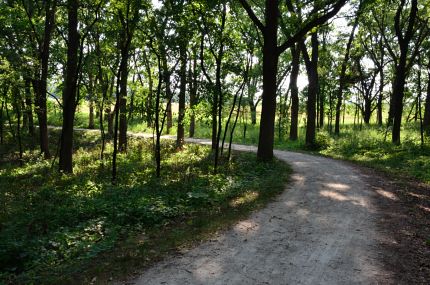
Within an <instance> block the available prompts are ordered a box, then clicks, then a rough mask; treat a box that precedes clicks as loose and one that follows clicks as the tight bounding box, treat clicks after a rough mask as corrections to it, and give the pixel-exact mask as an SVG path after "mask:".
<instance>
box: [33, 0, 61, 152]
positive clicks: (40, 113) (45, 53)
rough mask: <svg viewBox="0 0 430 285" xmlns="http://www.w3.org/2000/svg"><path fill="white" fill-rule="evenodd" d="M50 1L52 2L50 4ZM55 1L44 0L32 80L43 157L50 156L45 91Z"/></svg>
mask: <svg viewBox="0 0 430 285" xmlns="http://www.w3.org/2000/svg"><path fill="white" fill-rule="evenodd" d="M51 3H52V4H51ZM56 5H57V1H50V0H48V1H46V3H45V7H46V8H45V9H46V11H45V12H46V14H45V27H44V28H45V30H44V36H43V43H42V49H41V53H40V62H41V65H40V74H39V75H40V77H38V78H40V80H35V81H34V82H33V87H34V90H35V94H36V101H35V105H36V114H37V118H38V122H39V135H40V138H39V139H40V151H41V152H42V153H43V154H44V157H45V159H48V158H50V157H51V154H50V152H49V139H48V119H47V106H46V91H47V79H48V63H49V55H50V43H51V36H52V31H53V29H54V25H55V11H56V7H57V6H56Z"/></svg>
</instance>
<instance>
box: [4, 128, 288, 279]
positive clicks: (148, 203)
mask: <svg viewBox="0 0 430 285" xmlns="http://www.w3.org/2000/svg"><path fill="white" fill-rule="evenodd" d="M51 135H52V138H53V140H52V142H53V153H55V149H56V147H55V146H56V142H55V138H56V137H58V131H51ZM75 137H76V141H75V149H76V152H75V154H74V165H75V166H74V174H72V175H66V174H60V173H58V172H57V170H56V165H55V164H54V169H51V165H52V161H51V160H48V161H45V160H42V159H41V158H40V157H38V155H37V151H36V150H35V151H33V152H31V151H27V152H26V153H25V155H24V160H25V164H24V166H23V167H19V165H18V164H17V161H16V160H14V159H12V156H13V155H12V156H6V155H3V156H2V159H3V162H2V163H1V164H0V204H1V207H0V208H1V210H0V284H2V283H5V284H8V283H10V284H64V283H66V284H67V283H69V284H77V283H90V281H92V282H93V283H94V282H96V283H101V284H103V283H106V282H107V280H110V279H112V278H115V279H116V278H118V277H121V276H125V275H127V274H129V273H130V272H133V271H134V270H136V269H140V268H142V267H144V266H145V265H148V264H150V263H152V262H154V261H155V260H159V259H160V258H162V257H163V256H164V255H165V254H167V253H169V252H172V251H173V250H176V249H178V248H181V247H184V246H189V245H192V244H194V243H196V242H199V241H200V240H204V239H205V238H207V237H209V236H211V235H213V233H214V232H216V231H218V230H222V229H224V228H225V227H227V226H228V225H230V224H232V223H234V222H235V221H237V220H238V219H241V218H244V217H246V215H247V214H249V213H250V212H251V211H252V210H254V209H257V208H259V207H261V206H262V205H264V204H265V203H267V202H268V201H269V200H270V199H272V198H273V197H274V196H275V195H276V194H278V193H280V192H281V191H282V190H283V186H284V184H285V182H286V181H287V177H288V175H289V173H290V169H289V168H288V166H286V165H285V164H284V163H282V162H279V161H274V162H271V163H263V162H258V161H256V159H255V155H254V154H249V153H234V154H233V157H232V160H231V161H230V163H229V162H227V161H225V160H222V161H221V166H220V167H219V170H218V172H217V173H216V174H214V171H213V167H212V163H213V162H212V161H213V158H212V154H211V151H210V148H208V147H206V146H200V145H186V146H185V147H184V150H183V151H176V150H175V147H174V143H173V142H169V141H163V146H162V149H163V153H162V157H163V162H162V177H161V178H160V179H158V178H156V177H155V173H154V168H155V166H154V162H153V157H152V154H151V150H152V147H153V146H152V144H151V141H150V140H142V139H139V140H138V139H130V142H129V149H128V152H127V154H121V155H119V159H118V168H119V174H118V182H117V184H116V185H115V186H112V185H111V183H110V157H111V151H112V149H111V148H112V147H111V145H110V144H108V146H107V151H106V157H107V158H108V159H107V160H106V161H104V163H101V161H100V160H99V151H100V142H99V138H98V137H99V136H98V135H97V134H96V133H83V132H76V135H75ZM9 139H11V138H9ZM25 143H29V141H26V142H25ZM6 150H10V149H7V144H6V145H3V146H1V147H0V151H1V153H3V154H4V153H5V151H6ZM8 159H10V161H9V162H8Z"/></svg>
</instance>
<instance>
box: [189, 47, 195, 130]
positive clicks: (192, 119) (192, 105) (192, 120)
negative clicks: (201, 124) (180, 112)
mask: <svg viewBox="0 0 430 285" xmlns="http://www.w3.org/2000/svg"><path fill="white" fill-rule="evenodd" d="M193 56H194V59H193V71H192V75H191V76H190V110H191V116H190V138H192V137H194V133H195V130H196V115H195V113H194V112H195V110H194V108H195V106H196V105H197V53H196V51H194V54H193Z"/></svg>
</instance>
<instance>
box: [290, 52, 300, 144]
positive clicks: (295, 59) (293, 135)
mask: <svg viewBox="0 0 430 285" xmlns="http://www.w3.org/2000/svg"><path fill="white" fill-rule="evenodd" d="M291 57H292V63H291V75H290V89H291V126H290V140H293V141H295V140H297V135H298V134H297V129H298V122H299V89H298V88H297V77H298V76H299V69H300V48H299V47H298V45H294V46H292V47H291Z"/></svg>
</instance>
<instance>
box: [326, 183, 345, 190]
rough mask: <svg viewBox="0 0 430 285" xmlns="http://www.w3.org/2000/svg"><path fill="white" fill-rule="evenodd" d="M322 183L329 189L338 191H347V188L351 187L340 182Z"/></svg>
mask: <svg viewBox="0 0 430 285" xmlns="http://www.w3.org/2000/svg"><path fill="white" fill-rule="evenodd" d="M323 185H324V186H326V187H328V188H330V189H333V190H338V191H347V190H348V189H351V187H350V186H348V185H346V184H341V183H324V184H323Z"/></svg>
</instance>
